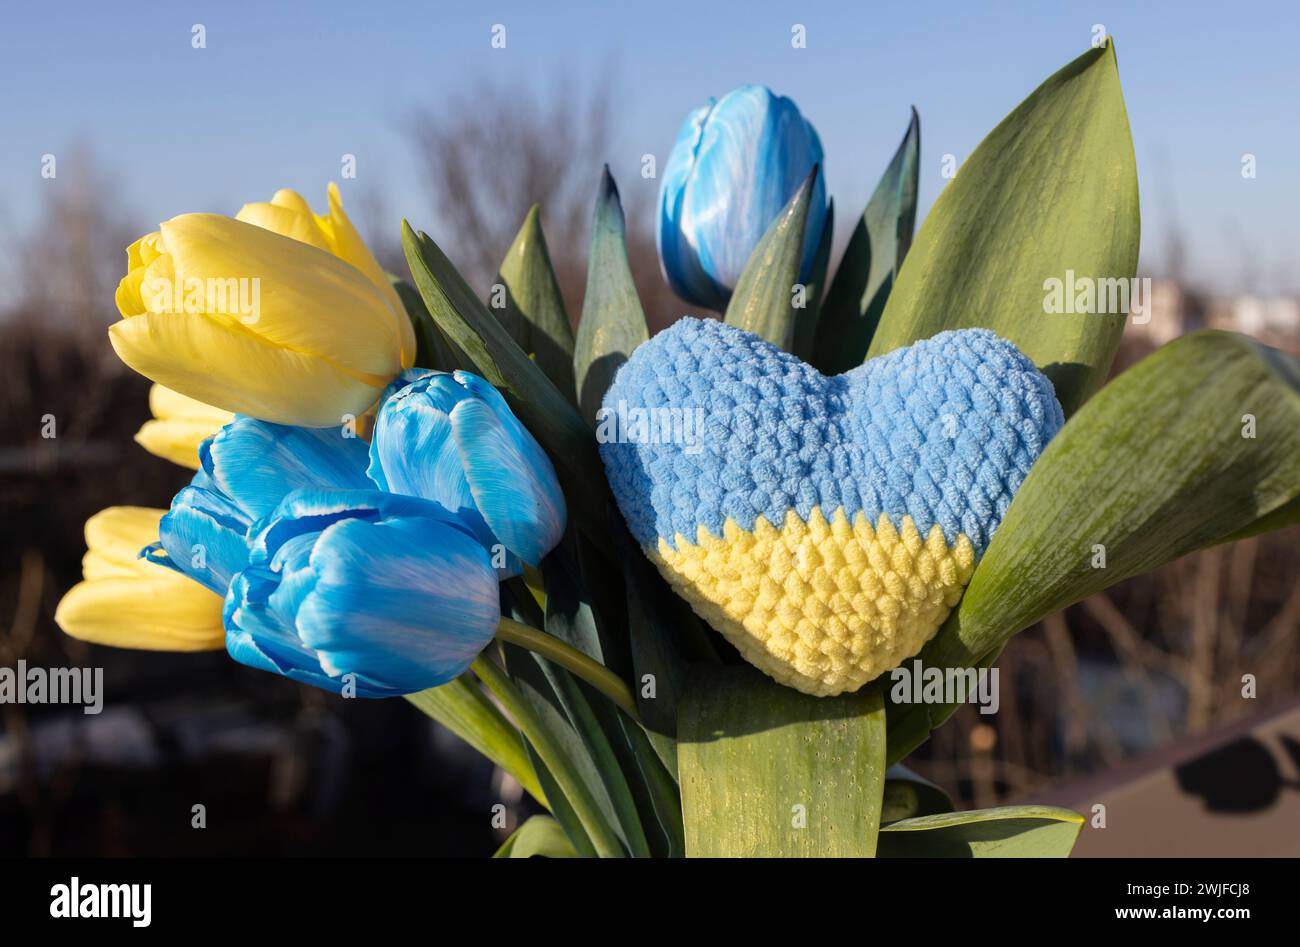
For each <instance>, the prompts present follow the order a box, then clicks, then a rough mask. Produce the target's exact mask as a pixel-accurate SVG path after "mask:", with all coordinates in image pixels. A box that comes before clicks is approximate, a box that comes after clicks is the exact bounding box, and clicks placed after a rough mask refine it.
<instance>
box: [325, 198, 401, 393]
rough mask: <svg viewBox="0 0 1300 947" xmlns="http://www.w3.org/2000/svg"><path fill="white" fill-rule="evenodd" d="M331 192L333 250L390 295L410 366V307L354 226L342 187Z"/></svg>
mask: <svg viewBox="0 0 1300 947" xmlns="http://www.w3.org/2000/svg"><path fill="white" fill-rule="evenodd" d="M328 193H329V208H330V213H329V217H328V218H327V219H326V221H325V229H326V231H327V232H328V233H329V235H330V238H331V241H332V244H333V245H332V248H331V249H333V251H334V253H335V254H336V255H337V256H338V257H339V258H340V259H342V260H346V261H347V262H348V263H351V264H352V265H353V266H355V267H356V268H357V269H358V270H360V271H361V272H362V273H363V274H364V275H365V276H366V278H367V279H369V280H370V281H371V282H372V283H374V284H375V285H376V286H378V287H379V289H380V291H381V292H382V293H384V294H385V296H386V297H387V298H388V304H389V305H390V306H391V307H392V309H393V312H395V313H397V315H398V330H399V332H400V333H401V340H402V367H403V368H410V367H411V366H412V365H414V364H415V328H414V327H413V326H412V325H411V320H410V319H409V318H407V315H406V307H405V306H404V305H403V304H402V299H401V297H400V296H398V295H397V290H396V289H394V288H393V283H392V280H390V279H389V278H388V274H387V273H385V272H384V268H383V267H382V266H380V265H379V261H378V260H376V259H375V255H374V254H373V253H371V252H370V248H369V247H368V246H366V243H365V241H364V240H362V239H361V234H360V233H358V232H357V228H356V227H354V226H352V221H351V220H350V219H349V218H348V215H347V214H346V213H344V211H343V198H342V196H340V194H339V186H338V185H337V184H335V183H334V182H333V181H331V182H330V185H329V191H328Z"/></svg>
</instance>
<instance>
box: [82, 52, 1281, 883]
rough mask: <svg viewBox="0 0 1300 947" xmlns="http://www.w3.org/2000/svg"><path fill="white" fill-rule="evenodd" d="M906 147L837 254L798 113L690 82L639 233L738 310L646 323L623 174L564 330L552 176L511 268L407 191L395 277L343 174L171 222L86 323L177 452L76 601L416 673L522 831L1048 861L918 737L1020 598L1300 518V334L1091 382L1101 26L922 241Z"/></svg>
mask: <svg viewBox="0 0 1300 947" xmlns="http://www.w3.org/2000/svg"><path fill="white" fill-rule="evenodd" d="M919 149H920V132H919V118H918V117H917V115H916V114H915V112H913V115H912V120H911V123H910V125H909V127H908V129H907V132H906V134H905V136H904V138H903V141H902V143H901V145H900V146H899V148H898V151H897V153H896V154H895V156H894V158H893V160H892V162H891V163H890V165H889V167H888V168H887V169H886V171H885V173H884V175H883V177H882V178H881V180H880V183H879V184H878V185H877V187H876V189H875V191H874V193H873V195H872V197H871V199H870V201H869V203H868V205H867V207H866V208H865V210H864V211H863V213H862V215H861V218H860V219H859V220H858V222H857V224H856V226H855V228H854V230H853V234H852V237H851V239H850V241H849V243H848V246H847V248H846V250H845V252H844V254H843V257H842V259H841V260H840V261H839V264H838V266H836V267H835V268H834V270H833V277H832V268H831V266H830V263H831V260H830V257H831V235H832V231H833V227H834V207H833V204H832V203H831V202H830V201H829V199H828V197H827V187H826V183H825V175H824V174H823V168H822V163H823V160H824V154H823V150H822V145H821V142H820V140H819V139H818V136H817V133H816V131H815V130H814V128H813V126H812V125H811V123H810V122H808V120H807V119H805V118H804V117H803V115H802V114H801V113H800V111H799V109H798V108H797V107H796V106H795V104H794V103H793V102H791V101H790V100H789V99H787V98H784V97H780V96H776V95H774V94H773V93H771V92H770V91H769V90H767V89H765V88H762V87H759V86H746V87H744V88H741V89H738V90H736V91H734V92H731V93H729V94H728V95H726V96H724V97H722V98H721V99H719V100H717V101H716V102H710V103H709V104H708V105H706V106H704V107H703V108H700V109H698V110H697V111H695V112H693V113H691V114H690V116H688V118H687V120H686V122H685V124H684V125H683V127H682V130H681V132H680V134H679V136H678V139H677V142H676V144H675V145H674V146H673V149H672V152H671V154H670V156H669V158H668V160H667V162H666V164H665V166H664V172H663V177H662V181H661V190H660V201H659V209H658V219H657V240H658V245H659V250H660V255H661V260H662V263H663V269H664V274H665V276H666V278H667V279H668V281H669V283H670V284H671V286H672V287H673V289H674V290H675V291H676V292H677V294H678V295H680V296H681V297H682V298H683V299H685V300H687V301H688V302H690V303H692V304H694V305H697V306H700V307H703V308H705V309H712V310H716V311H717V312H719V313H720V314H721V315H722V319H721V320H713V319H708V320H700V319H695V318H690V317H686V318H682V319H680V320H679V321H677V322H675V323H674V324H673V325H671V326H670V327H669V328H667V329H665V330H664V331H662V332H660V333H659V334H658V335H656V336H655V337H654V338H650V337H649V333H648V331H647V328H646V322H645V319H644V315H643V312H642V309H641V304H640V302H639V300H638V298H637V294H636V291H635V288H634V287H633V284H632V281H631V275H630V270H629V266H628V262H627V251H626V247H625V243H624V218H623V212H622V208H621V205H620V201H619V195H618V190H617V187H616V186H615V184H614V181H613V179H612V177H610V175H609V174H608V171H607V172H606V174H605V177H604V179H603V181H602V182H601V185H600V188H599V193H598V197H597V202H596V207H595V213H594V218H593V227H592V239H591V248H590V255H589V268H588V279H587V287H586V293H585V297H584V303H583V308H582V313H581V318H580V320H579V321H578V323H577V330H576V333H575V332H574V331H573V330H572V329H571V325H570V321H569V318H568V316H567V314H566V313H565V309H564V304H563V301H562V300H561V298H560V295H559V291H558V287H557V283H556V279H555V275H554V273H553V272H552V270H551V266H550V260H549V256H548V251H547V246H546V241H545V238H544V236H543V233H542V229H541V222H540V216H539V214H538V212H537V209H536V208H534V209H533V210H531V211H529V212H528V214H527V216H526V218H525V221H524V225H523V228H522V229H521V231H520V233H519V236H518V238H517V239H516V241H515V243H514V245H513V246H512V247H511V248H510V250H509V252H508V254H507V256H506V258H505V260H504V261H503V263H502V265H501V270H500V282H499V285H498V287H496V289H501V288H503V289H504V292H499V293H498V292H494V293H493V295H492V302H491V304H486V303H484V302H483V301H481V300H480V299H479V297H478V296H477V295H476V294H475V293H474V291H473V290H472V289H471V288H470V287H469V286H468V284H467V283H466V282H465V280H464V279H463V278H462V277H461V276H460V274H459V273H458V272H457V271H456V269H455V267H454V266H453V265H452V264H451V263H450V261H449V260H448V259H447V257H446V256H445V255H444V253H443V252H442V250H441V249H440V248H439V247H438V246H437V245H436V244H435V243H434V242H433V241H432V240H431V239H430V238H429V237H428V236H426V235H425V234H423V233H420V232H417V231H415V230H413V229H412V228H411V227H410V226H409V225H406V224H404V225H403V231H402V239H403V245H404V249H405V253H406V259H407V263H408V265H409V268H410V279H409V280H406V279H402V278H395V277H390V276H389V275H388V274H386V273H385V272H383V270H382V269H381V268H380V266H379V264H378V263H377V262H376V260H375V258H374V257H373V255H372V254H371V253H370V251H369V250H368V249H367V247H366V246H365V244H364V242H363V241H362V240H361V238H360V236H359V235H358V233H357V231H356V230H355V228H354V227H353V226H352V224H351V223H350V221H349V220H348V218H347V216H346V214H345V213H344V211H343V207H342V204H341V200H340V197H339V193H338V191H337V189H335V188H334V187H333V186H331V188H330V191H329V213H328V215H326V216H319V215H316V214H314V213H313V212H312V211H311V209H310V207H309V206H308V204H307V203H306V201H304V200H303V198H301V197H300V196H299V195H297V194H295V193H292V192H289V191H281V192H279V193H278V194H276V195H275V196H274V197H273V198H272V200H271V201H270V202H269V203H263V204H249V205H246V206H245V207H244V208H243V209H242V210H240V212H239V213H238V214H237V215H236V216H235V217H234V218H227V217H222V216H219V215H210V214H184V215H181V216H179V217H176V218H173V219H172V220H170V221H167V222H165V223H163V224H162V225H161V226H160V228H159V231H158V232H157V233H153V234H149V235H148V236H145V237H143V238H141V239H140V240H138V241H137V242H136V243H134V244H132V246H131V247H130V248H129V249H128V251H127V255H128V270H127V275H126V276H125V277H124V278H123V279H122V282H121V285H120V286H119V289H118V292H117V304H118V308H119V310H120V312H121V314H122V317H123V318H122V320H121V321H120V322H118V323H116V324H115V325H114V326H113V327H112V328H111V330H110V333H109V335H110V341H111V343H112V345H113V347H114V349H115V350H116V352H117V353H118V355H119V356H120V357H121V358H122V359H123V361H125V362H126V363H127V364H128V365H130V366H131V367H132V368H134V369H135V370H137V371H138V372H140V373H141V374H143V375H145V376H147V377H149V378H150V379H152V380H153V381H154V382H155V388H154V390H153V395H152V397H151V402H150V403H151V407H152V410H153V413H154V415H155V419H154V420H151V421H149V422H147V423H146V424H145V426H144V427H143V428H142V429H141V431H140V434H139V435H138V438H137V439H138V440H139V442H140V443H141V444H142V445H143V446H144V447H145V448H146V449H148V450H150V451H152V452H153V453H156V454H158V455H160V456H162V457H165V458H167V459H169V460H172V461H174V462H176V463H179V464H182V465H185V466H187V467H189V468H191V469H193V470H194V471H195V474H194V477H193V481H192V482H191V484H190V485H189V486H187V487H185V488H184V489H183V490H181V491H180V492H179V493H178V494H177V495H176V497H175V498H174V500H173V501H172V503H171V507H170V509H168V510H165V511H164V510H152V509H140V508H128V507H117V508H111V509H108V510H105V511H103V512H102V513H100V514H98V515H96V516H95V517H93V518H92V519H91V520H90V521H89V522H88V523H87V524H86V539H87V546H88V552H87V554H86V558H85V560H84V574H85V579H84V581H83V582H82V583H80V584H79V585H77V586H76V587H74V588H73V589H71V590H70V591H69V592H68V593H67V595H66V596H65V597H64V599H63V601H62V603H61V605H60V607H59V611H58V615H57V620H58V622H59V624H60V626H61V627H62V628H63V629H64V630H65V631H66V632H67V633H69V634H71V635H74V636H77V637H80V638H84V639H86V640H90V641H95V642H99V643H104V644H112V645H117V646H120V647H129V648H152V649H167V650H178V651H184V650H202V649H215V648H222V647H224V648H225V649H226V650H227V651H228V652H229V654H230V656H231V657H232V658H234V659H235V660H236V661H239V662H241V663H243V664H246V665H249V666H251V667H255V668H259V669H262V670H265V671H269V672H272V673H275V674H279V675H283V676H285V677H288V678H291V679H294V680H297V681H301V682H303V683H305V684H310V685H313V686H316V687H320V688H323V689H326V690H329V691H332V692H335V693H338V694H341V695H342V696H343V697H347V698H388V697H395V696H403V697H405V698H406V699H407V700H408V701H410V703H411V704H413V705H414V707H416V708H418V709H419V710H420V711H422V712H424V713H426V714H428V715H429V716H430V717H432V718H433V719H435V720H437V721H439V722H440V723H442V724H443V725H445V726H446V727H447V728H449V729H450V730H451V731H452V732H454V733H455V734H457V735H458V736H459V737H461V738H462V739H464V740H465V741H466V742H467V743H468V744H470V745H471V746H472V747H474V748H475V749H476V750H477V751H479V752H480V753H482V754H484V755H485V756H487V757H488V758H490V759H491V760H492V761H494V762H495V763H496V764H497V765H498V766H500V767H501V768H502V769H503V770H505V771H506V772H508V773H510V774H511V775H512V776H513V777H514V778H515V779H517V780H518V782H519V783H520V784H521V785H522V786H523V787H524V788H525V790H526V791H528V792H529V793H530V794H531V795H532V796H533V797H534V798H535V799H536V800H537V802H538V803H540V804H541V805H542V806H544V807H545V809H546V810H547V812H548V813H549V814H548V815H541V816H535V817H533V818H531V819H529V820H528V821H527V822H525V823H524V824H523V825H522V826H520V827H519V828H518V829H517V830H516V831H515V833H514V834H513V835H512V836H511V837H510V838H509V840H508V841H507V842H506V843H505V844H504V845H503V846H502V849H501V851H500V853H499V854H500V855H503V856H512V857H527V856H530V855H545V856H574V855H581V856H592V855H595V856H602V857H606V856H608V857H616V856H681V855H693V856H710V855H713V856H736V855H866V856H870V855H880V856H889V857H902V856H915V855H975V856H992V855H1007V854H1012V855H1056V856H1059V855H1065V854H1067V853H1068V852H1069V850H1070V848H1071V846H1072V845H1073V842H1074V840H1075V838H1076V836H1077V834H1078V832H1079V831H1080V828H1081V826H1082V824H1083V817H1082V816H1080V815H1079V814H1077V813H1073V812H1069V811H1066V810H1061V809H1055V808H1049V807H1040V806H1020V807H1005V808H999V809H991V810H984V811H975V812H954V811H951V810H952V805H951V802H950V801H949V800H948V798H947V796H946V795H945V793H944V792H943V791H942V790H941V789H940V788H939V787H937V786H934V785H932V784H930V783H928V782H926V781H925V780H923V779H921V778H920V777H918V776H917V775H915V774H914V773H912V772H911V771H910V770H908V769H907V768H906V766H905V765H904V764H903V761H904V760H905V758H906V757H907V755H908V754H909V753H910V752H911V751H912V750H914V749H915V748H916V747H917V746H919V745H920V744H921V743H922V742H924V741H925V739H926V738H927V736H928V735H929V733H930V732H931V731H932V730H933V729H934V728H936V727H938V726H940V725H942V724H943V722H944V721H945V720H946V719H947V718H948V716H950V715H951V713H952V712H953V711H954V710H955V708H956V706H957V705H958V704H959V703H960V702H961V701H963V700H965V699H967V697H968V695H969V693H970V692H971V691H972V690H973V689H974V688H976V687H977V684H976V682H977V681H978V679H979V678H978V675H979V672H980V670H981V669H983V668H987V667H989V666H990V665H991V664H992V663H993V662H994V661H995V660H996V658H997V655H998V653H999V652H1000V651H1001V649H1002V647H1003V646H1004V644H1005V643H1006V642H1007V640H1008V639H1009V638H1010V636H1011V635H1013V634H1015V633H1016V632H1017V631H1019V630H1020V629H1023V628H1025V627H1027V626H1028V625H1030V624H1032V623H1033V622H1035V621H1037V620H1038V619H1039V618H1041V617H1043V616H1044V615H1046V614H1048V613H1050V612H1052V611H1054V610H1056V609H1059V608H1061V607H1063V606H1065V605H1067V604H1069V603H1072V602H1074V601H1077V600H1079V599H1081V598H1083V597H1085V596H1087V595H1088V594H1090V593H1092V592H1095V591H1098V590H1100V589H1103V588H1105V587H1107V586H1109V585H1111V584H1113V583H1115V582H1118V581H1120V580H1122V579H1124V578H1127V577H1129V576H1132V575H1135V574H1138V573H1140V572H1143V571H1146V570H1149V569H1152V568H1155V567H1156V566H1158V565H1160V564H1162V563H1164V562H1167V561H1170V560H1171V559H1174V558H1176V557H1178V556H1181V555H1184V554H1185V553H1188V552H1191V551H1193V550H1195V549H1198V548H1202V547H1204V546H1207V545H1211V544H1214V543H1219V542H1223V541H1226V540H1230V539H1234V538H1238V537H1242V536H1247V535H1253V534H1256V533H1259V532H1262V531H1264V530H1268V529H1273V528H1277V527H1280V526H1283V525H1287V524H1290V523H1294V522H1297V521H1300V364H1298V363H1297V362H1296V361H1295V360H1294V359H1291V358H1290V357H1288V356H1286V355H1284V354H1282V353H1280V352H1277V351H1274V350H1271V349H1268V348H1267V347H1264V346H1262V345H1259V344H1257V343H1255V342H1253V341H1252V340H1250V339H1248V338H1245V337H1242V336H1236V335H1232V334H1229V333H1222V332H1199V333H1194V334H1192V335H1189V336H1185V337H1183V338H1180V339H1178V340H1177V341H1175V342H1173V343H1171V344H1169V345H1167V346H1165V347H1164V348H1163V349H1161V350H1159V351H1157V352H1156V353H1155V354H1154V355H1152V356H1151V357H1149V358H1148V359H1146V360H1145V361H1143V362H1141V363H1139V364H1138V365H1137V366H1136V367H1134V368H1132V369H1130V370H1129V371H1127V372H1124V373H1123V374H1121V375H1120V376H1118V377H1117V378H1115V379H1114V380H1113V381H1111V382H1110V383H1109V384H1105V382H1106V379H1107V377H1108V373H1109V370H1110V365H1111V360H1112V358H1113V356H1114V353H1115V349H1116V346H1117V345H1118V342H1119V338H1120V335H1121V333H1122V332H1123V330H1124V326H1125V323H1126V320H1127V311H1126V305H1125V306H1119V307H1112V306H1109V305H1106V294H1107V293H1109V294H1110V295H1111V296H1115V294H1117V293H1118V292H1119V290H1120V289H1121V288H1126V287H1127V285H1128V283H1129V281H1131V280H1132V278H1133V277H1134V275H1135V272H1136V263H1137V251H1138V238H1139V216H1138V194H1137V178H1136V171H1135V166H1134V159H1133V150H1132V144H1131V141H1130V137H1129V131H1128V123H1127V117H1126V114H1125V110H1124V103H1123V99H1122V96H1121V93H1120V87H1119V80H1118V72H1117V66H1116V60H1115V52H1114V48H1113V45H1111V44H1110V43H1106V44H1105V45H1102V46H1099V47H1097V48H1094V49H1092V50H1090V51H1088V52H1087V53H1085V54H1084V55H1083V56H1081V57H1079V58H1078V59H1076V60H1075V61H1074V62H1072V63H1070V64H1068V65H1067V66H1065V67H1064V68H1063V69H1062V70H1060V71H1059V72H1057V73H1056V74H1055V75H1053V76H1051V77H1050V78H1049V79H1047V81H1046V82H1044V83H1043V84H1042V85H1041V86H1040V87H1039V88H1038V89H1037V90H1035V91H1034V92H1033V93H1032V94H1031V95H1030V96H1029V98H1027V99H1026V100H1025V101H1024V102H1023V103H1021V104H1020V105H1019V106H1018V107H1017V108H1016V109H1015V110H1014V111H1013V112H1012V113H1011V114H1010V115H1009V116H1008V117H1007V118H1006V119H1005V120H1004V121H1003V122H1002V123H1001V124H1000V125H999V126H998V127H997V128H995V129H994V130H993V131H992V132H991V133H990V134H989V136H988V137H987V138H986V139H985V140H984V142H983V143H982V144H981V145H980V146H979V148H978V149H976V151H975V152H974V153H973V154H972V155H971V156H970V157H969V159H968V160H967V161H966V162H965V164H964V165H963V166H962V168H961V170H960V173H959V174H958V175H957V176H956V177H955V178H954V179H953V180H952V181H951V182H950V183H949V184H948V185H947V186H946V188H945V190H944V191H943V193H942V195H941V196H940V198H939V200H938V201H937V202H936V204H935V205H934V208H933V209H932V211H931V212H930V214H929V216H928V218H927V219H926V221H925V223H924V226H923V227H922V228H921V229H920V231H919V232H918V233H916V235H915V240H914V239H913V231H914V225H915V217H916V193H917V169H918V161H919ZM1067 276H1068V279H1069V280H1070V282H1071V285H1072V286H1077V287H1081V289H1080V290H1079V292H1080V295H1079V296H1078V298H1077V299H1075V300H1073V302H1074V303H1075V304H1073V305H1071V306H1069V307H1064V308H1062V307H1059V306H1049V305H1048V301H1047V299H1046V297H1045V293H1047V291H1048V290H1049V289H1050V287H1051V286H1052V285H1056V286H1058V287H1059V286H1060V285H1061V283H1062V280H1065V279H1067ZM1099 287H1100V288H1099ZM1124 298H1125V299H1127V296H1125V297H1124ZM1103 385H1104V387H1103ZM932 685H933V686H932Z"/></svg>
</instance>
